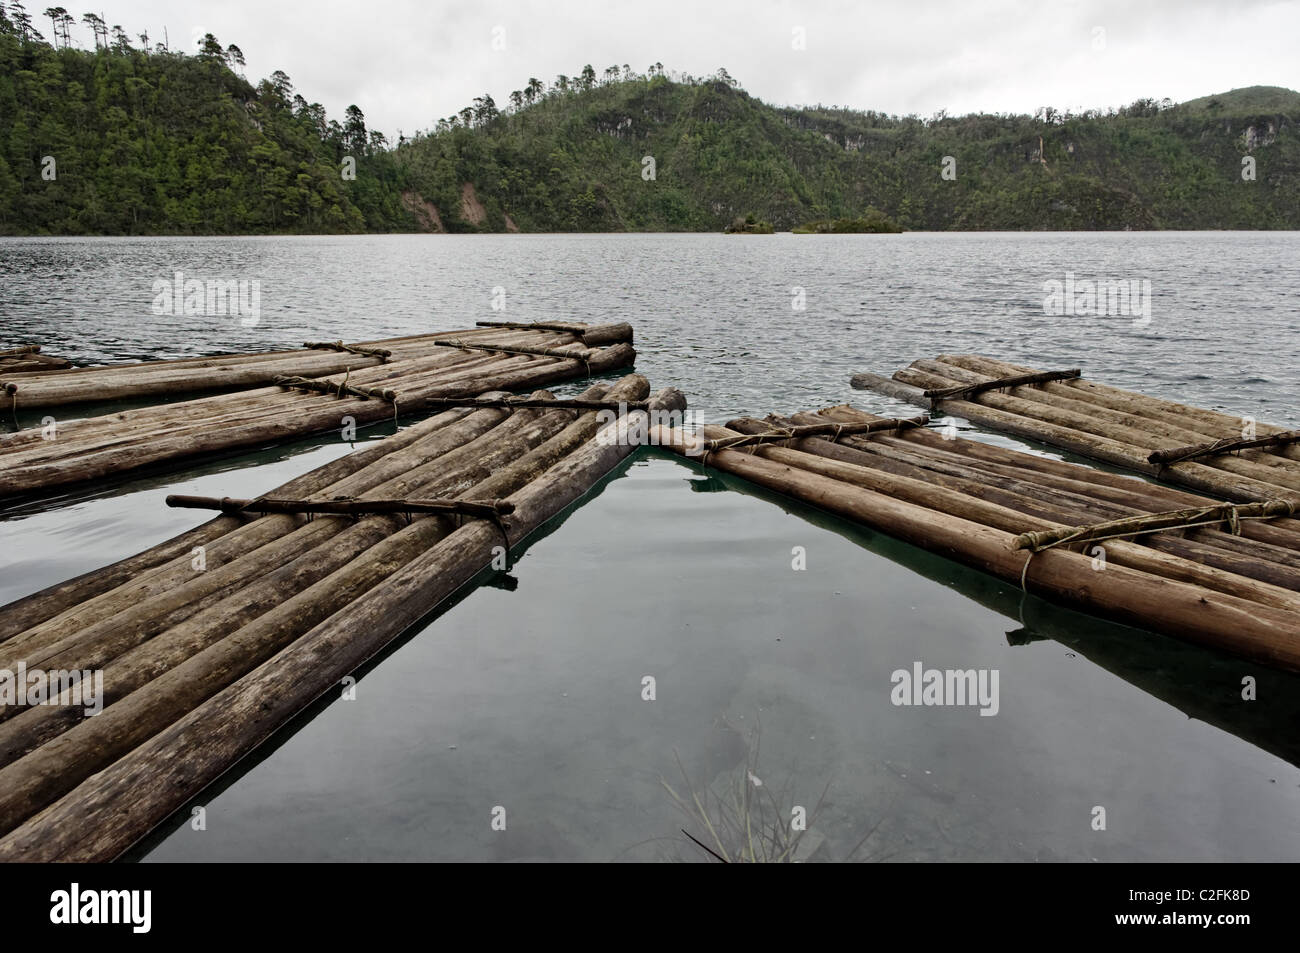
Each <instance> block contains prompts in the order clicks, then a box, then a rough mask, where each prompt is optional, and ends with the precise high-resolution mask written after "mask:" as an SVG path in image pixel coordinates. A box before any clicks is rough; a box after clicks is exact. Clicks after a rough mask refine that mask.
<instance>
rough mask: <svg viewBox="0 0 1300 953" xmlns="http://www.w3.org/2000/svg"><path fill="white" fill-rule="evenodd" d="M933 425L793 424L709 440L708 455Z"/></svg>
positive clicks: (914, 420) (899, 421) (888, 421)
mask: <svg viewBox="0 0 1300 953" xmlns="http://www.w3.org/2000/svg"><path fill="white" fill-rule="evenodd" d="M929 422H930V418H929V417H903V418H896V417H888V418H885V419H882V420H871V421H865V422H863V423H853V424H839V423H819V424H802V425H801V424H792V425H790V426H788V427H780V428H778V429H776V430H749V431H745V432H742V433H737V434H734V435H731V436H724V437H720V438H719V439H717V440H708V441H705V443H704V452H705V453H706V454H707V453H711V452H713V451H714V450H726V449H737V450H738V449H740V448H742V447H752V446H757V445H759V444H764V443H786V442H789V441H792V440H801V439H803V438H804V437H813V436H826V437H829V438H830V439H831V440H832V442H833V441H836V440H840V439H841V438H843V437H848V436H851V435H853V436H858V435H864V434H874V433H882V432H885V431H898V430H904V429H906V428H908V427H924V426H925V425H926V424H927V423H929ZM732 429H735V428H732Z"/></svg>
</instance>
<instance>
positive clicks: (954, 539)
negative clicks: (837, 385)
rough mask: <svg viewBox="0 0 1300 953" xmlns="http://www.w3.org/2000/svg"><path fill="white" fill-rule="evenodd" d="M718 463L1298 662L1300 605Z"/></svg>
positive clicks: (1193, 630)
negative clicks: (1271, 602) (1026, 545)
mask: <svg viewBox="0 0 1300 953" xmlns="http://www.w3.org/2000/svg"><path fill="white" fill-rule="evenodd" d="M655 430H656V432H655V433H654V434H653V438H652V439H654V441H655V442H656V443H657V444H658V445H660V446H665V447H669V448H670V449H673V450H675V451H676V452H679V453H682V454H683V455H690V454H691V453H697V452H698V447H697V446H696V443H697V441H696V440H695V439H694V438H693V437H692V436H691V435H689V434H686V433H685V432H683V431H680V430H672V429H671V428H663V427H659V428H655ZM710 462H711V464H712V465H714V466H717V467H720V468H721V469H724V470H727V471H729V472H732V473H735V474H736V475H737V476H741V477H743V478H745V479H747V480H750V481H751V482H754V483H758V484H760V485H762V486H766V487H768V488H769V489H773V490H776V491H777V492H780V493H784V494H786V495H789V496H793V497H796V498H798V499H802V500H804V501H805V502H809V503H812V504H814V505H816V506H819V507H821V508H822V509H826V510H828V511H830V512H833V513H836V514H837V515H840V516H843V517H846V518H848V519H851V520H854V521H857V522H860V523H863V524H865V525H867V526H870V527H872V528H874V529H877V530H880V531H881V532H885V533H888V534H890V535H891V536H894V537H896V538H898V539H902V540H903V541H905V542H909V543H912V544H914V545H917V546H921V547H923V548H926V549H929V550H931V551H933V552H937V553H939V554H941V555H944V556H947V557H949V558H952V559H955V560H957V561H959V562H963V563H965V564H966V565H970V566H973V567H975V568H977V569H981V570H983V571H985V572H989V573H991V574H993V575H996V576H999V577H1000V578H1002V579H1005V580H1008V581H1012V582H1015V583H1017V584H1019V583H1020V580H1021V578H1022V573H1023V578H1024V579H1025V584H1026V587H1027V588H1028V591H1030V592H1036V593H1039V594H1042V595H1045V596H1048V597H1051V598H1056V599H1059V600H1061V601H1064V602H1067V603H1070V604H1072V605H1075V606H1078V607H1080V608H1082V609H1084V610H1085V611H1088V612H1092V613H1094V614H1096V615H1101V616H1106V617H1109V618H1113V619H1116V620H1118V621H1120V622H1124V623H1126V624H1130V625H1138V626H1142V627H1144V628H1148V629H1153V630H1155V631H1159V632H1165V633H1167V634H1169V635H1173V636H1175V637H1176V638H1183V639H1187V640H1189V641H1193V642H1197V643H1200V644H1205V645H1211V646H1215V647H1218V648H1221V649H1225V650H1227V651H1232V652H1235V653H1237V654H1239V655H1242V656H1245V657H1247V658H1251V659H1254V660H1257V661H1260V662H1262V663H1264V664H1268V665H1276V666H1278V667H1281V668H1286V669H1288V670H1291V671H1300V634H1297V633H1298V632H1300V629H1297V625H1296V621H1297V620H1296V614H1295V613H1293V612H1287V611H1283V610H1279V609H1275V608H1272V607H1269V606H1263V605H1260V604H1259V603H1256V602H1253V601H1250V600H1246V599H1241V598H1237V597H1234V596H1230V595H1226V594H1213V593H1210V591H1209V590H1207V589H1205V588H1204V587H1202V586H1197V585H1189V584H1187V583H1183V582H1178V581H1174V580H1169V579H1164V578H1161V577H1160V576H1156V575H1153V574H1151V573H1148V572H1141V571H1138V570H1133V569H1129V568H1127V567H1124V566H1113V567H1108V568H1107V569H1106V570H1105V571H1104V572H1095V571H1094V570H1093V569H1092V565H1091V560H1090V559H1089V558H1088V557H1086V556H1082V555H1079V554H1077V553H1073V552H1070V551H1068V550H1064V549H1052V550H1048V551H1046V552H1043V553H1039V554H1037V555H1034V556H1032V558H1031V559H1030V560H1029V561H1028V563H1026V560H1025V557H1024V554H1021V553H1017V552H1016V551H1015V550H1013V549H1012V548H1011V540H1012V539H1013V538H1014V537H1013V535H1012V534H1010V533H1007V532H1005V531H1003V530H996V529H992V528H990V527H987V526H984V525H982V524H980V523H977V522H973V521H971V520H966V519H961V518H959V517H954V516H951V515H948V514H946V513H944V512H942V511H939V510H934V509H930V508H928V507H923V506H918V505H916V504H913V503H907V502H904V501H901V500H897V499H894V498H893V497H891V496H888V495H885V494H882V493H878V492H875V491H872V490H868V489H864V488H862V487H859V486H853V485H849V484H846V483H843V482H840V481H838V480H834V479H830V478H828V477H825V476H822V475H820V474H816V473H810V472H808V471H804V470H801V469H799V468H795V467H791V466H788V465H783V464H778V463H776V462H774V461H772V460H767V459H764V458H763V457H762V456H760V455H758V454H753V455H751V454H747V453H742V452H740V451H735V450H721V451H718V452H717V453H715V454H714V455H713V456H712V457H711V458H710Z"/></svg>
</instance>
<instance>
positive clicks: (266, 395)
mask: <svg viewBox="0 0 1300 953" xmlns="http://www.w3.org/2000/svg"><path fill="white" fill-rule="evenodd" d="M586 353H587V354H588V355H589V357H588V358H587V360H585V361H584V362H583V365H582V366H583V368H584V369H585V370H586V371H588V372H590V373H591V374H601V373H605V372H608V371H612V370H615V369H617V368H619V367H624V366H627V365H628V364H630V363H632V362H633V361H634V360H635V356H636V352H635V351H634V350H633V349H632V347H631V345H629V344H617V345H614V346H612V347H607V348H601V349H599V350H596V351H589V352H586ZM397 366H398V365H397V364H390V365H388V366H387V367H386V368H375V369H374V373H375V375H376V377H377V378H378V379H392V377H390V376H389V375H395V374H399V373H400V371H394V370H392V369H393V368H396V367H397ZM578 373H581V371H580V370H579V368H577V367H575V366H574V364H573V363H556V362H554V361H552V360H550V359H543V358H540V357H536V356H529V355H511V356H506V357H500V356H497V357H488V358H484V359H483V361H482V362H481V363H477V364H476V363H474V362H471V363H470V365H469V366H467V367H462V365H460V364H457V365H456V366H455V367H453V368H450V369H447V368H435V370H434V371H432V372H430V373H429V374H427V375H425V376H420V377H416V378H413V379H411V380H409V381H405V382H403V384H402V389H401V394H400V397H399V400H398V403H397V405H396V406H395V407H394V406H391V405H385V404H378V403H376V402H374V401H367V400H362V399H360V398H357V397H355V396H345V397H344V398H343V399H335V400H325V399H323V398H321V397H316V396H314V395H303V396H301V397H299V396H297V395H296V394H294V393H293V392H284V391H280V390H279V389H266V390H262V391H251V392H247V393H244V394H239V395H232V397H231V399H230V400H223V399H220V398H206V400H207V401H209V403H206V404H201V405H199V404H197V402H196V404H195V405H194V406H187V405H186V404H177V405H171V406H170V407H168V408H166V409H158V412H157V414H156V415H155V414H154V412H153V409H150V408H146V409H145V411H144V412H141V411H134V412H129V416H130V420H131V422H132V423H131V425H130V426H129V427H128V429H126V430H122V429H120V427H119V425H118V423H117V422H115V421H114V420H113V419H105V418H94V419H93V420H89V421H84V422H82V423H81V424H80V425H79V426H77V427H72V426H69V427H68V428H67V430H68V431H70V432H71V433H70V435H69V436H68V439H66V440H65V438H64V436H62V435H61V436H60V437H59V438H58V439H56V440H50V441H40V442H36V441H34V440H32V439H31V438H27V439H26V440H25V441H22V442H20V441H6V440H5V439H4V438H3V437H0V460H4V461H5V463H6V466H7V473H6V479H5V481H4V483H3V485H0V496H5V495H16V494H19V493H28V492H33V491H39V490H43V489H45V488H48V487H54V486H61V485H65V484H67V483H73V482H78V481H83V480H90V479H97V478H100V477H103V476H107V475H109V474H118V473H122V472H129V471H131V470H134V469H139V468H141V467H145V466H155V465H158V464H160V463H164V462H168V461H172V460H175V459H178V458H190V457H194V456H196V455H200V454H207V453H217V452H228V451H230V450H232V449H235V448H239V447H245V446H253V445H261V444H265V443H268V442H272V441H276V440H283V439H286V438H289V437H299V436H305V435H308V434H313V433H320V432H323V431H329V430H335V429H338V428H339V427H340V426H341V425H342V422H343V420H342V419H343V418H344V417H351V418H352V422H353V423H354V424H355V425H356V426H363V425H365V424H369V423H374V422H376V421H379V420H384V419H389V418H391V417H392V416H393V415H394V413H408V414H409V413H419V412H421V411H423V410H425V409H426V407H429V406H430V405H431V402H432V401H434V400H438V399H444V400H445V399H447V398H453V397H454V398H464V397H468V396H476V395H478V394H481V393H483V392H484V391H487V390H516V389H523V388H527V387H535V386H539V385H544V384H548V383H551V382H554V381H558V380H565V379H569V378H572V377H573V376H575V375H576V374H578ZM331 383H332V385H333V386H337V384H338V383H340V382H338V381H334V382H331ZM272 395H275V396H272ZM232 408H233V409H232ZM252 409H257V410H258V412H257V413H253V412H251V410H252ZM187 414H189V415H190V416H191V419H190V420H189V421H188V422H187V423H186V424H184V425H183V426H182V425H180V424H179V423H178V417H180V416H184V415H187ZM11 436H14V437H22V436H23V435H21V434H17V435H11Z"/></svg>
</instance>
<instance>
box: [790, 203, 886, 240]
mask: <svg viewBox="0 0 1300 953" xmlns="http://www.w3.org/2000/svg"><path fill="white" fill-rule="evenodd" d="M902 230H903V228H902V226H901V225H899V224H898V223H897V222H895V221H894V220H893V219H892V218H890V217H889V216H888V215H886V214H885V213H884V212H882V211H880V209H875V208H869V209H867V210H866V212H864V213H863V215H862V217H861V218H837V219H835V220H834V221H833V222H831V221H826V220H824V219H823V220H822V221H819V222H807V223H805V224H803V225H799V226H797V227H796V228H794V229H793V231H794V233H795V234H796V235H852V234H859V233H881V234H894V235H896V234H898V233H899V232H901V231H902Z"/></svg>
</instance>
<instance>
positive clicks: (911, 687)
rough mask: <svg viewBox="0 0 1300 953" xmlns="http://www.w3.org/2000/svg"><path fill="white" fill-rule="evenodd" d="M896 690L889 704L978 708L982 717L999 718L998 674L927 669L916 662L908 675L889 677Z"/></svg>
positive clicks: (901, 671) (905, 671)
mask: <svg viewBox="0 0 1300 953" xmlns="http://www.w3.org/2000/svg"><path fill="white" fill-rule="evenodd" d="M889 681H890V682H891V683H892V684H893V686H894V687H893V690H892V691H890V693H889V700H890V701H891V702H893V703H894V704H895V705H903V706H908V705H939V706H955V707H960V706H964V705H970V706H979V710H980V714H981V715H990V716H992V715H996V714H997V713H998V709H999V708H1000V707H1001V703H1000V702H999V700H998V670H997V669H996V668H994V669H987V668H981V669H973V668H968V669H953V668H947V669H938V668H926V667H925V666H923V665H922V664H921V663H920V662H913V663H912V668H911V670H910V671H909V670H908V669H905V668H900V669H897V670H896V671H895V672H894V673H893V674H892V675H890V676H889Z"/></svg>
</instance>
